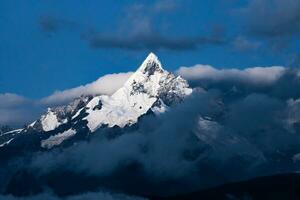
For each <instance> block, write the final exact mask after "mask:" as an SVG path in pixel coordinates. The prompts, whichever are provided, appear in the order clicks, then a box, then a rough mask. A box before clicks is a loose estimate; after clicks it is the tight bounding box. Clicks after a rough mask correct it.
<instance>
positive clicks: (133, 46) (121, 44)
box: [83, 33, 226, 51]
mask: <svg viewBox="0 0 300 200" xmlns="http://www.w3.org/2000/svg"><path fill="white" fill-rule="evenodd" d="M83 38H84V39H85V40H87V41H88V42H89V44H90V46H91V47H93V48H121V49H130V50H139V49H147V50H159V49H168V50H175V51H178V50H194V49H197V48H198V47H201V46H205V45H224V44H225V43H226V40H225V39H224V38H220V37H216V36H215V35H211V36H197V37H171V36H163V35H159V34H158V33H153V34H152V33H149V34H146V35H143V34H137V35H133V36H129V37H128V36H113V35H102V34H101V33H96V34H88V35H85V36H84V37H83Z"/></svg>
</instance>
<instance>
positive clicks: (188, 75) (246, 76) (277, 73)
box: [177, 64, 286, 84]
mask: <svg viewBox="0 0 300 200" xmlns="http://www.w3.org/2000/svg"><path fill="white" fill-rule="evenodd" d="M285 70H286V68H284V67H281V66H272V67H252V68H246V69H236V68H231V69H216V68H214V67H212V66H210V65H201V64H197V65H195V66H192V67H180V68H179V69H178V70H177V74H179V75H180V76H182V77H183V78H185V79H187V80H212V81H224V80H235V81H241V82H247V83H250V84H272V83H274V82H275V81H276V80H278V79H279V78H280V77H281V76H282V75H283V74H284V72H285Z"/></svg>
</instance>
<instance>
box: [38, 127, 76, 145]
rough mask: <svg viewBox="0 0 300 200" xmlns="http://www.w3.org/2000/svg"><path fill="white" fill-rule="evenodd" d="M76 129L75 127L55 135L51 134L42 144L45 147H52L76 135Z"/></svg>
mask: <svg viewBox="0 0 300 200" xmlns="http://www.w3.org/2000/svg"><path fill="white" fill-rule="evenodd" d="M75 134H76V131H75V130H73V129H70V130H67V131H64V132H63V133H59V134H56V135H53V136H50V137H49V138H48V139H46V140H42V142H41V146H42V147H43V148H47V149H51V148H52V147H54V146H57V145H60V144H61V143H62V142H63V141H64V140H66V139H68V138H70V137H72V136H74V135H75Z"/></svg>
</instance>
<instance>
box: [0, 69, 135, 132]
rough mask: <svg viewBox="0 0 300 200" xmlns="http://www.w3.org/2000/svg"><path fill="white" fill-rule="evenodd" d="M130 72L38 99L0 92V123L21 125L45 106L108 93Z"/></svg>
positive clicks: (26, 122)
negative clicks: (82, 96)
mask: <svg viewBox="0 0 300 200" xmlns="http://www.w3.org/2000/svg"><path fill="white" fill-rule="evenodd" d="M131 74H132V72H127V73H118V74H107V75H105V76H102V77H100V78H99V79H97V80H96V81H94V82H92V83H89V84H86V85H82V86H78V87H75V88H71V89H67V90H63V91H57V92H54V93H53V94H52V95H50V96H48V97H44V98H42V99H38V100H31V99H27V98H25V97H23V96H20V95H17V94H12V93H4V94H0V102H1V103H0V125H1V124H2V125H11V126H16V127H19V126H23V125H24V124H28V123H30V122H32V121H33V120H35V119H37V118H38V117H39V116H40V115H41V113H43V112H44V111H46V108H47V107H51V106H55V105H61V104H65V103H67V102H69V101H71V100H73V99H75V98H77V97H79V96H81V95H101V94H106V95H110V94H112V93H114V92H115V91H116V90H117V89H119V88H120V87H121V86H122V85H123V84H124V83H125V81H126V80H127V79H128V78H129V76H130V75H131Z"/></svg>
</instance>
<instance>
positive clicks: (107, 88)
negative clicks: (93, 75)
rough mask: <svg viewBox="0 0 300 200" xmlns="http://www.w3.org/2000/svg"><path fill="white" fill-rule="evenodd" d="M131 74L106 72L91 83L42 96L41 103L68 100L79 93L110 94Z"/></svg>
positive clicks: (56, 102)
mask: <svg viewBox="0 0 300 200" xmlns="http://www.w3.org/2000/svg"><path fill="white" fill-rule="evenodd" d="M131 74H132V72H127V73H118V74H107V75H105V76H102V77H100V78H99V79H97V80H96V81H94V82H92V83H88V84H86V85H81V86H78V87H75V88H71V89H67V90H63V91H56V92H54V93H53V94H52V95H50V96H48V97H45V98H43V99H42V100H41V103H42V104H46V105H55V104H60V103H65V102H68V101H70V100H72V99H74V98H77V97H79V96H81V95H99V94H106V95H111V94H112V93H114V92H115V91H116V90H117V89H119V88H120V87H121V86H122V85H123V84H124V83H125V81H126V80H127V79H128V78H129V76H130V75H131Z"/></svg>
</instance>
